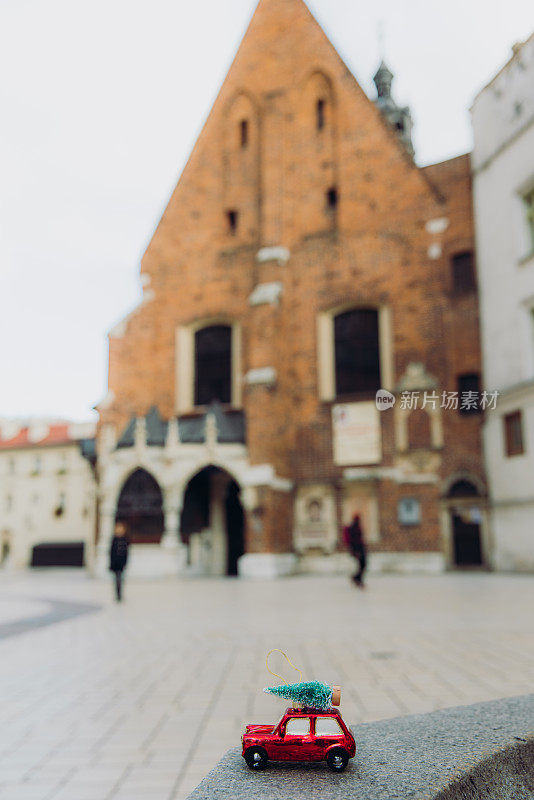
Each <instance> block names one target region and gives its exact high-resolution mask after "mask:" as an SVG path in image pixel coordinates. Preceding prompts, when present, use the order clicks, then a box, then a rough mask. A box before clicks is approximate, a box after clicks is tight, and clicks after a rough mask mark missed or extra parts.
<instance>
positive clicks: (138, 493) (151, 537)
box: [115, 468, 164, 544]
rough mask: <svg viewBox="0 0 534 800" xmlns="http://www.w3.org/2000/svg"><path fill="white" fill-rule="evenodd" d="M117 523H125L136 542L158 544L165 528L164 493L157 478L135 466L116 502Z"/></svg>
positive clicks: (130, 535) (132, 540)
mask: <svg viewBox="0 0 534 800" xmlns="http://www.w3.org/2000/svg"><path fill="white" fill-rule="evenodd" d="M115 520H116V522H119V521H120V522H125V523H126V525H127V527H128V534H129V537H130V541H131V542H132V543H133V544H157V543H159V541H160V539H161V536H162V533H163V528H164V517H163V495H162V492H161V489H160V487H159V484H158V482H157V481H156V479H155V478H154V477H153V476H152V475H151V474H150V473H149V472H147V471H146V470H145V469H141V468H139V469H136V470H135V472H132V474H131V475H130V476H129V477H128V478H127V479H126V481H125V483H124V485H123V487H122V489H121V493H120V495H119V500H118V503H117V513H116V515H115Z"/></svg>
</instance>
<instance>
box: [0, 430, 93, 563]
mask: <svg viewBox="0 0 534 800" xmlns="http://www.w3.org/2000/svg"><path fill="white" fill-rule="evenodd" d="M94 437H95V426H94V425H93V424H83V425H82V424H70V423H68V422H57V421H54V422H51V421H46V420H32V422H31V423H29V424H23V423H21V422H18V421H14V420H0V566H2V567H4V568H6V567H26V566H32V565H33V566H82V565H85V566H91V564H92V560H93V550H94V544H93V543H94V535H95V513H96V487H95V478H94V473H93V467H92V463H91V462H94V442H95V439H94Z"/></svg>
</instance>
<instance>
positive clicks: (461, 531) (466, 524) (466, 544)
mask: <svg viewBox="0 0 534 800" xmlns="http://www.w3.org/2000/svg"><path fill="white" fill-rule="evenodd" d="M452 535H453V551H454V563H455V565H456V566H457V567H481V566H482V565H483V561H482V544H481V541H480V524H479V523H478V522H470V521H469V517H468V518H467V520H466V519H464V518H463V517H462V515H461V514H455V513H454V512H453V514H452Z"/></svg>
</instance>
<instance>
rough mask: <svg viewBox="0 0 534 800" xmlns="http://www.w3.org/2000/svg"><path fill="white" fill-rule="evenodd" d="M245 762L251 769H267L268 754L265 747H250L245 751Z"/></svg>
mask: <svg viewBox="0 0 534 800" xmlns="http://www.w3.org/2000/svg"><path fill="white" fill-rule="evenodd" d="M245 761H246V762H247V764H248V766H249V767H250V769H265V767H266V766H267V761H268V759H267V753H266V752H265V750H264V749H263V747H249V748H248V750H245Z"/></svg>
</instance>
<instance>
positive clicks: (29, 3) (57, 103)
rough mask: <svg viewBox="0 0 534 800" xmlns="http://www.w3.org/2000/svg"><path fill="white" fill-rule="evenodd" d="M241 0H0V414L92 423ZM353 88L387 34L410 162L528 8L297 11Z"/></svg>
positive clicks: (508, 41) (486, 73) (321, 0)
mask: <svg viewBox="0 0 534 800" xmlns="http://www.w3.org/2000/svg"><path fill="white" fill-rule="evenodd" d="M255 5H256V3H255V0H195V2H191V1H190V0H189V2H185V0H90V2H89V0H0V69H1V74H2V76H3V80H2V84H1V86H0V108H1V110H2V125H1V127H0V136H1V137H2V139H3V141H2V146H1V148H0V174H1V180H0V320H1V322H0V359H1V372H0V376H1V377H0V381H1V383H0V416H8V415H9V416H21V415H30V414H31V415H49V416H50V415H53V416H66V417H71V418H75V419H90V418H92V417H93V412H91V406H92V405H93V404H94V403H96V402H97V401H98V400H99V399H100V398H101V397H102V396H103V395H104V394H105V391H106V379H107V344H106V338H105V334H106V331H107V330H109V328H110V327H111V326H112V325H113V324H114V323H115V322H117V321H118V320H119V319H120V318H121V317H122V316H124V314H126V313H127V312H128V311H129V310H130V309H131V308H132V307H133V306H134V305H135V304H136V303H137V301H138V299H139V294H140V293H139V280H138V270H139V261H140V258H141V255H142V253H143V251H144V249H145V247H146V245H147V242H148V240H149V239H150V236H151V235H152V232H153V230H154V227H155V226H156V224H157V222H158V219H159V216H160V214H161V212H162V210H163V208H164V206H165V204H166V202H167V199H168V197H169V194H170V192H171V191H172V189H173V187H174V185H175V183H176V181H177V179H178V176H179V174H180V171H181V169H182V167H183V165H184V163H185V161H186V159H187V157H188V155H189V152H190V150H191V147H192V145H193V143H194V140H195V138H196V136H197V134H198V132H199V130H200V128H201V126H202V124H203V122H204V119H205V117H206V115H207V113H208V111H209V108H210V106H211V104H212V102H213V100H214V98H215V96H216V93H217V91H218V88H219V86H220V84H221V82H222V80H223V78H224V75H225V73H226V71H227V69H228V67H229V65H230V62H231V60H232V58H233V55H234V53H235V50H236V48H237V46H238V44H239V41H240V39H241V37H242V35H243V33H244V30H245V28H246V25H247V24H248V21H249V19H250V16H251V14H252V11H253V9H254V7H255ZM309 6H310V8H311V10H312V12H313V13H314V14H315V16H316V17H317V18H318V20H319V22H320V23H321V24H322V25H323V27H324V28H325V30H326V32H327V34H328V35H329V37H330V38H331V40H332V41H333V43H334V45H335V46H336V48H337V49H338V51H339V52H340V54H341V55H342V57H343V58H344V59H345V61H346V63H347V64H348V66H349V67H350V68H351V69H352V71H353V72H354V74H355V75H356V78H357V79H358V80H359V81H360V83H361V85H362V86H363V88H364V89H365V90H366V91H367V92H368V93H371V94H372V83H371V76H372V75H373V74H374V72H375V70H376V67H377V65H378V62H379V56H380V54H379V46H378V37H377V30H378V26H379V23H380V21H382V22H383V27H384V30H385V55H386V61H387V62H388V64H389V65H390V67H391V69H392V70H393V71H394V72H395V74H396V80H395V83H394V87H393V88H394V93H395V96H396V97H397V99H398V100H399V101H400V102H402V103H408V104H410V106H411V107H412V113H413V116H414V120H415V135H414V140H415V146H416V151H417V160H418V162H419V163H421V164H427V163H431V162H434V161H441V160H443V159H445V158H448V157H450V156H453V155H457V154H458V153H461V152H465V151H467V150H469V149H470V147H471V132H470V124H469V114H468V108H469V106H470V104H471V102H472V100H473V97H474V95H475V94H476V92H477V91H478V90H479V89H480V88H481V87H482V86H483V85H484V83H486V82H487V81H488V80H489V79H490V78H491V77H492V76H493V74H494V73H495V72H496V71H497V70H498V69H499V68H500V67H501V66H502V64H503V63H504V62H505V61H506V60H507V59H508V57H509V55H510V48H511V45H512V44H513V43H514V42H516V41H518V40H524V39H526V38H527V36H528V35H529V34H530V33H531V32H532V29H533V28H534V8H533V6H532V0H506V2H504V0H498V1H496V0H492V2H490V3H488V2H487V0H448V2H443V0H440V2H438V1H437V0H381V2H379V3H370V2H369V0H367V2H363V0H310V2H309Z"/></svg>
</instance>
